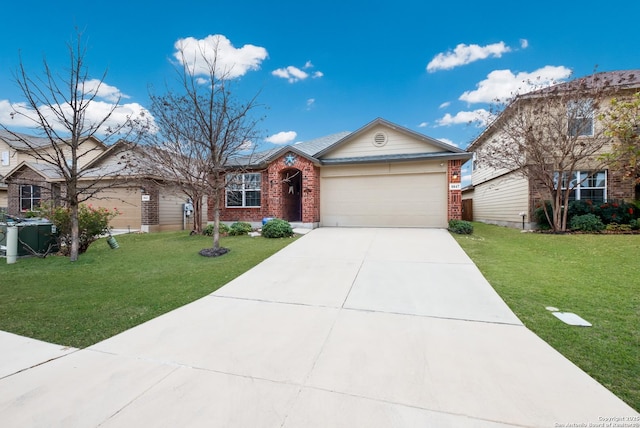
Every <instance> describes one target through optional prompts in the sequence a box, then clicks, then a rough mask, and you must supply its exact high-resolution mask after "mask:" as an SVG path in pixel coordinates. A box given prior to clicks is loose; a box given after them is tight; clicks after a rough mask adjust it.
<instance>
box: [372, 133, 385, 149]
mask: <svg viewBox="0 0 640 428" xmlns="http://www.w3.org/2000/svg"><path fill="white" fill-rule="evenodd" d="M385 144H387V134H385V133H384V132H376V135H374V136H373V145H374V146H376V147H382V146H384V145H385Z"/></svg>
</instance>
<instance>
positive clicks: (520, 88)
mask: <svg viewBox="0 0 640 428" xmlns="http://www.w3.org/2000/svg"><path fill="white" fill-rule="evenodd" d="M569 76H571V70H570V69H568V68H566V67H563V66H557V67H556V66H550V65H547V66H545V67H542V68H539V69H538V70H535V71H532V72H530V73H528V72H520V73H518V74H513V73H512V72H511V70H494V71H492V72H491V73H489V74H488V75H487V78H486V79H485V80H483V81H481V82H480V83H478V84H477V85H476V86H477V89H476V90H475V91H466V92H464V93H463V94H462V95H461V96H460V98H459V99H460V100H461V101H466V102H468V103H470V104H474V103H493V102H496V101H497V100H499V101H505V100H508V99H510V98H512V97H513V96H514V95H516V94H523V93H526V92H529V91H531V90H534V89H539V88H542V87H546V86H550V85H553V84H555V83H558V82H560V81H562V80H564V79H567V78H568V77H569Z"/></svg>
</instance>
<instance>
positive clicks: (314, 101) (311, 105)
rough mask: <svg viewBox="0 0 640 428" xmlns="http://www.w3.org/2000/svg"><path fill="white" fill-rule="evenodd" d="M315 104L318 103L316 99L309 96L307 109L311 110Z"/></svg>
mask: <svg viewBox="0 0 640 428" xmlns="http://www.w3.org/2000/svg"><path fill="white" fill-rule="evenodd" d="M315 104H316V99H315V98H309V99H308V100H307V110H311V109H312V108H313V106H314V105H315Z"/></svg>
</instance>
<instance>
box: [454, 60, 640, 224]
mask: <svg viewBox="0 0 640 428" xmlns="http://www.w3.org/2000/svg"><path fill="white" fill-rule="evenodd" d="M594 82H595V83H594ZM603 82H604V83H606V86H604V87H605V88H606V92H604V95H603V102H602V103H601V104H600V107H599V108H600V109H604V108H606V107H607V106H608V105H609V100H610V99H611V98H612V97H618V98H621V97H625V96H629V95H631V94H634V93H636V92H637V91H639V90H640V70H624V71H612V72H602V73H597V74H594V75H591V76H587V77H584V78H581V79H575V80H573V81H570V82H565V83H561V84H558V85H555V86H553V87H550V88H545V89H541V90H538V91H535V92H531V93H529V94H525V95H524V96H519V97H516V98H515V99H514V100H513V101H512V103H511V104H510V105H509V106H507V108H506V109H505V110H504V111H503V112H502V113H501V114H500V115H499V116H498V118H496V120H494V122H493V123H492V124H491V125H490V126H488V127H487V128H486V129H485V130H484V131H483V133H482V134H481V135H480V136H478V137H477V138H476V139H475V140H474V141H473V142H472V143H471V144H470V145H469V146H468V147H467V151H469V152H473V159H472V162H471V170H472V174H471V185H470V186H468V187H465V189H463V200H464V201H465V203H464V205H465V207H469V208H468V210H469V211H471V210H472V212H473V220H474V221H481V222H485V223H491V224H498V225H503V226H509V227H517V228H520V227H523V222H524V228H526V229H531V228H535V227H536V226H537V225H536V221H535V218H534V212H535V210H536V209H537V208H538V207H540V206H541V205H542V203H543V202H544V200H548V199H549V197H548V196H545V195H544V194H543V193H542V192H541V188H542V186H540V184H539V183H538V182H537V181H536V180H535V179H533V178H531V177H530V176H525V175H523V174H521V173H519V172H518V171H517V169H515V168H508V167H495V166H492V165H491V164H492V163H493V164H494V165H495V159H497V158H496V157H497V156H500V153H502V152H501V151H500V149H498V150H495V149H494V148H495V147H500V144H503V142H504V141H505V138H504V136H505V135H509V134H510V132H509V131H508V130H512V129H513V128H514V127H515V126H519V125H514V126H512V124H513V123H514V121H515V120H521V119H519V118H520V117H521V115H517V114H516V115H514V114H512V113H513V112H514V111H518V112H520V111H526V109H527V108H531V105H533V104H532V103H533V102H534V101H535V102H538V101H536V100H538V99H542V98H545V99H547V100H549V103H554V102H555V103H556V108H557V109H558V110H557V111H558V112H560V113H561V114H556V117H553V118H552V119H550V120H555V121H556V122H561V121H560V120H559V118H562V117H564V119H563V121H562V122H563V123H562V126H563V130H561V131H559V132H563V133H564V134H566V135H570V136H571V137H575V138H576V140H575V141H576V143H579V144H580V145H582V146H583V147H588V146H589V145H590V144H592V145H593V144H596V140H598V141H600V140H599V139H600V138H603V136H604V135H606V134H604V133H603V128H602V124H601V123H600V122H599V121H598V120H597V118H598V114H599V113H601V112H602V111H603V110H597V109H596V108H595V107H594V108H593V109H592V111H591V112H588V113H581V114H580V115H578V116H576V117H574V115H572V114H571V111H570V109H571V108H572V103H571V102H568V103H567V100H568V99H569V100H570V99H571V97H572V96H573V95H571V91H574V93H575V91H576V90H575V89H574V88H584V87H585V85H586V88H589V86H588V85H596V84H603ZM580 90H581V91H582V92H579V94H580V95H579V97H582V98H585V97H587V96H588V92H586V91H585V90H584V89H580ZM558 94H568V95H567V96H561V97H558ZM554 97H555V98H554ZM544 102H546V101H544ZM563 103H566V105H565V104H563ZM549 105H553V104H549ZM514 116H515V117H516V119H514ZM556 122H554V123H553V124H552V125H550V126H549V127H551V126H558V127H559V126H560V125H557V123H556ZM545 127H546V125H545ZM576 131H577V134H576ZM511 134H513V131H511ZM553 145H555V146H556V147H557V146H558V143H557V140H553V139H550V140H549V146H553ZM563 147H567V145H565V146H563ZM593 147H597V150H598V151H597V152H596V153H594V154H593V155H592V156H590V157H586V158H585V159H582V160H581V162H579V163H578V164H576V165H575V170H574V171H573V176H572V177H570V178H569V179H568V180H566V179H565V180H563V181H566V182H569V184H568V185H567V184H565V185H564V186H569V187H563V188H562V189H563V190H565V189H566V190H568V191H569V192H570V193H569V200H570V201H573V200H590V201H592V202H594V203H602V202H605V201H611V200H625V201H632V200H634V199H637V198H638V195H639V193H640V192H639V190H640V189H639V188H638V186H636V184H635V182H634V180H633V177H627V176H625V173H624V171H621V170H619V169H616V168H611V167H610V166H607V165H606V164H603V162H602V161H601V160H600V155H601V154H602V153H605V152H606V151H607V150H609V149H610V147H611V145H610V143H607V144H606V145H604V146H603V147H600V146H596V145H594V146H593ZM551 150H552V149H551V148H550V149H549V151H551ZM563 150H566V148H563ZM556 157H558V156H556ZM523 159H525V158H523ZM488 160H489V161H488ZM491 161H493V162H491ZM548 164H549V166H550V167H551V168H553V165H552V162H551V161H548ZM551 172H553V171H551ZM523 217H524V218H523Z"/></svg>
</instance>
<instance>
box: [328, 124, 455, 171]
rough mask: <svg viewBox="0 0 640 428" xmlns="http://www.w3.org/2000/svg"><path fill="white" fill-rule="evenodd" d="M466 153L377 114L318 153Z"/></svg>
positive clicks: (360, 155) (357, 155)
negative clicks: (373, 118)
mask: <svg viewBox="0 0 640 428" xmlns="http://www.w3.org/2000/svg"><path fill="white" fill-rule="evenodd" d="M429 153H431V154H444V153H446V154H454V153H455V154H458V153H459V154H463V153H465V152H464V150H461V149H459V148H457V147H455V146H452V145H450V144H447V143H444V142H442V141H438V140H436V139H434V138H431V137H428V136H426V135H423V134H419V133H417V132H414V131H411V130H409V129H407V128H404V127H402V126H399V125H396V124H394V123H391V122H389V121H387V120H384V119H382V118H377V119H375V120H374V121H372V122H370V123H368V124H367V125H365V126H363V127H362V128H360V129H358V130H357V131H355V132H352V133H350V134H348V135H346V136H345V137H343V138H341V139H340V140H339V141H336V142H335V143H334V144H332V145H330V146H327V147H326V148H325V149H323V150H321V151H320V152H318V153H317V154H316V157H317V158H318V159H320V160H321V161H325V160H330V159H338V158H340V159H345V160H346V159H348V158H358V159H360V158H363V157H385V156H386V157H389V158H394V157H402V156H411V155H425V154H429Z"/></svg>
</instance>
